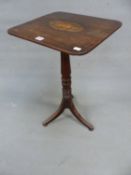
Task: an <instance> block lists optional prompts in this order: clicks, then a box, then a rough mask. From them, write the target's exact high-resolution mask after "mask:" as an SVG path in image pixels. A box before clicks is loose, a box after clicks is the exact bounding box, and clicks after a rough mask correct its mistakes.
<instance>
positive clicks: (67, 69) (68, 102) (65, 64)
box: [43, 52, 94, 130]
mask: <svg viewBox="0 0 131 175" xmlns="http://www.w3.org/2000/svg"><path fill="white" fill-rule="evenodd" d="M61 74H62V91H63V99H62V102H61V105H60V106H59V108H58V110H57V111H56V112H55V113H53V114H52V115H51V116H50V117H49V118H48V119H46V120H45V121H44V122H43V125H44V126H46V125H48V124H49V123H50V122H52V121H53V120H54V119H56V118H57V117H59V115H60V114H61V113H62V112H63V111H64V109H66V108H68V109H70V111H71V112H72V114H73V115H74V116H75V117H76V118H77V119H78V120H79V121H80V122H81V123H82V124H83V125H85V126H86V127H87V128H88V129H89V130H93V129H94V127H93V125H92V124H91V123H89V122H87V121H86V120H85V119H84V118H83V117H82V116H81V115H80V113H79V112H78V111H77V109H76V107H75V105H74V103H73V100H72V99H73V95H72V92H71V66H70V57H69V55H68V54H66V53H64V52H61Z"/></svg>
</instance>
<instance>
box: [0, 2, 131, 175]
mask: <svg viewBox="0 0 131 175" xmlns="http://www.w3.org/2000/svg"><path fill="white" fill-rule="evenodd" d="M52 11H67V12H74V13H80V14H85V15H92V16H98V17H104V18H111V19H118V20H120V21H122V22H123V26H122V28H121V29H120V30H118V31H117V32H116V33H114V34H113V35H112V36H111V37H110V38H108V39H107V40H106V41H104V42H103V43H102V44H101V45H100V46H98V47H97V48H96V49H94V50H93V51H92V52H90V53H89V54H88V55H84V56H81V57H79V56H72V57H71V64H72V80H73V84H72V89H73V93H74V96H75V99H74V100H75V104H76V105H77V107H78V109H79V111H80V113H81V114H83V116H84V117H85V118H86V119H88V120H89V121H90V122H92V123H93V124H94V126H95V130H94V131H93V132H90V131H89V130H88V129H86V128H85V127H84V126H82V125H81V124H80V123H79V122H78V121H76V120H75V118H73V117H72V115H71V114H70V112H68V110H67V111H65V113H64V114H63V115H61V117H60V118H59V119H57V120H56V121H54V122H53V123H52V124H50V125H49V126H48V127H46V128H44V127H43V126H42V121H43V120H44V119H46V118H47V117H48V116H50V114H52V112H54V111H55V110H56V109H57V107H58V104H59V103H60V100H61V82H60V78H61V77H60V63H59V61H60V59H59V56H60V54H59V53H58V52H57V51H53V50H51V49H48V48H45V47H42V46H39V45H36V44H34V43H31V42H27V41H24V40H21V39H18V38H15V37H13V36H10V35H8V34H7V32H6V31H7V29H8V28H9V27H12V26H14V25H17V24H20V23H22V22H25V21H28V20H31V19H33V18H36V17H39V16H42V15H45V14H46V13H50V12H52ZM130 11H131V1H130V0H127V1H123V0H114V1H109V0H102V1H100V3H98V1H97V0H94V1H92V0H88V1H85V0H81V2H80V1H78V0H76V1H73V0H72V1H69V0H67V1H60V0H53V1H51V0H48V1H42V0H37V1H35V0H22V1H18V0H10V1H9V0H0V175H52V174H53V175H72V174H75V175H130V174H131V149H130V148H131V48H130V46H131V32H130V31H131V23H130V22H129V21H130V19H131V13H130Z"/></svg>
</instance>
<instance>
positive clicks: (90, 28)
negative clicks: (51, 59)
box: [8, 12, 121, 55]
mask: <svg viewBox="0 0 131 175" xmlns="http://www.w3.org/2000/svg"><path fill="white" fill-rule="evenodd" d="M120 26H121V22H119V21H115V20H109V19H103V18H96V17H91V16H85V15H78V14H72V13H65V12H54V13H51V14H48V15H45V16H42V17H39V18H36V19H34V20H31V21H29V22H26V23H24V24H21V25H18V26H15V27H12V28H10V29H9V30H8V33H9V34H11V35H15V36H17V37H19V38H23V39H25V40H29V41H32V42H35V43H37V44H40V45H43V46H47V47H49V48H53V49H56V50H58V51H61V52H65V53H67V54H70V55H83V54H86V53H88V52H89V51H91V50H92V49H94V48H95V47H96V46H97V45H99V44H100V43H101V42H102V41H104V40H105V39H106V38H107V37H109V36H110V35H111V34H112V33H113V32H115V31H116V30H117V29H118V28H119V27H120Z"/></svg>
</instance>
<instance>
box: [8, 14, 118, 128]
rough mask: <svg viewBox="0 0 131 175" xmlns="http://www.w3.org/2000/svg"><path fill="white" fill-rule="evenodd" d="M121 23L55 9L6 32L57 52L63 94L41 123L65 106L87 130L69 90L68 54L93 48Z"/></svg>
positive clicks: (55, 114)
mask: <svg viewBox="0 0 131 175" xmlns="http://www.w3.org/2000/svg"><path fill="white" fill-rule="evenodd" d="M120 26H121V22H119V21H115V20H108V19H102V18H96V17H91V16H84V15H78V14H72V13H65V12H55V13H51V14H48V15H46V16H42V17H40V18H37V19H35V20H32V21H29V22H26V23H24V24H21V25H18V26H15V27H13V28H10V29H9V30H8V33H9V34H11V35H14V36H17V37H19V38H23V39H26V40H29V41H32V42H35V43H37V44H40V45H43V46H47V47H49V48H53V49H56V50H58V51H60V52H61V74H62V92H63V97H62V101H61V104H60V106H59V108H58V109H57V111H56V112H55V113H53V114H52V115H51V116H50V117H49V118H48V119H47V120H45V121H44V122H43V125H44V126H46V125H48V124H49V123H50V122H51V121H53V120H54V119H56V118H57V117H59V115H60V114H61V113H62V112H63V111H64V110H65V109H66V108H68V109H69V110H70V111H71V112H72V113H73V115H74V116H75V117H76V118H77V119H78V120H79V121H80V122H81V123H82V124H83V125H85V126H86V127H87V128H88V129H89V130H93V129H94V127H93V125H92V124H90V123H89V122H87V121H86V120H85V119H84V118H83V117H82V116H81V115H80V113H79V112H78V111H77V109H76V107H75V105H74V103H73V95H72V91H71V66H70V57H69V55H83V54H86V53H88V52H89V51H91V50H92V49H94V48H95V47H96V46H97V45H99V44H100V43H101V42H102V41H104V40H105V39H106V38H107V37H108V36H110V35H111V34H112V33H113V32H115V31H116V30H117V29H118V28H119V27H120Z"/></svg>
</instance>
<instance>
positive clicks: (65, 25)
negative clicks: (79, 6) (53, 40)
mask: <svg viewBox="0 0 131 175" xmlns="http://www.w3.org/2000/svg"><path fill="white" fill-rule="evenodd" d="M49 24H50V26H51V27H52V28H53V29H56V30H61V31H67V32H80V31H82V30H83V29H84V28H83V27H82V26H81V25H80V24H77V23H74V22H68V21H62V20H53V21H50V22H49Z"/></svg>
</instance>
